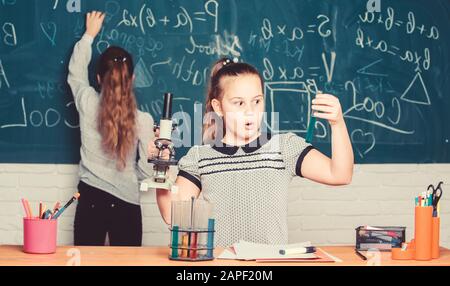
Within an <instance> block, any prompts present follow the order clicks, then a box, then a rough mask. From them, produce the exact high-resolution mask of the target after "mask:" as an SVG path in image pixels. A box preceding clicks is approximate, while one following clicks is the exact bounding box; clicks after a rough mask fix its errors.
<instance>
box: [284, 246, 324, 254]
mask: <svg viewBox="0 0 450 286" xmlns="http://www.w3.org/2000/svg"><path fill="white" fill-rule="evenodd" d="M314 252H316V248H315V247H314V246H308V247H296V248H288V249H281V250H280V254H281V255H294V254H305V253H314Z"/></svg>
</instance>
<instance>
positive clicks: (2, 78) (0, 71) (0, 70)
mask: <svg viewBox="0 0 450 286" xmlns="http://www.w3.org/2000/svg"><path fill="white" fill-rule="evenodd" d="M3 83H4V84H5V85H6V87H7V88H9V81H8V77H7V76H6V71H5V68H4V67H3V63H2V60H1V59H0V89H2V86H3Z"/></svg>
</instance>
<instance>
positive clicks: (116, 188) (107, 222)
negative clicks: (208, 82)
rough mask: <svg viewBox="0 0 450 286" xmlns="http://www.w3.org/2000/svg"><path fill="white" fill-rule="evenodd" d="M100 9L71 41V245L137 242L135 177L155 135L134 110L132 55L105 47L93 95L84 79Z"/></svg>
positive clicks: (147, 170)
mask: <svg viewBox="0 0 450 286" xmlns="http://www.w3.org/2000/svg"><path fill="white" fill-rule="evenodd" d="M104 18H105V14H102V13H100V12H96V11H93V12H91V13H88V14H87V16H86V32H85V34H84V35H83V37H82V38H81V40H80V41H79V42H78V43H76V45H75V47H74V50H73V54H72V57H71V59H70V63H69V75H68V79H67V81H68V83H69V85H70V88H71V90H72V93H73V97H74V101H75V105H76V108H77V110H78V113H79V118H80V131H81V148H80V154H81V161H80V165H79V176H80V182H79V184H78V190H79V192H80V194H81V196H80V198H79V200H78V205H77V209H76V214H75V222H74V231H75V233H74V239H75V245H104V243H105V238H106V235H107V234H108V237H109V243H110V245H116V246H125V245H127V246H140V245H141V243H142V215H141V208H140V200H139V186H138V182H139V180H141V179H143V178H145V177H148V176H150V174H151V171H152V170H151V166H149V164H148V163H147V157H148V154H147V151H148V150H147V146H148V143H149V142H150V141H151V140H152V139H153V138H154V133H153V130H152V129H153V119H152V117H151V116H150V115H149V114H148V113H143V112H140V111H138V110H137V105H136V99H135V96H134V94H133V79H134V75H133V59H132V57H131V55H130V54H129V53H128V52H126V51H125V50H123V49H121V48H119V47H109V48H108V49H106V50H105V51H104V52H103V53H102V54H101V55H100V58H99V60H98V63H97V80H98V82H99V85H100V87H101V91H100V94H98V93H97V92H96V91H95V89H94V88H93V87H91V86H90V85H89V81H88V65H89V62H90V60H91V54H92V48H91V45H92V42H93V41H94V38H95V37H96V35H97V34H98V33H99V31H100V30H101V27H102V23H103V20H104Z"/></svg>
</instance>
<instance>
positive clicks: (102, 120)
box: [97, 47, 137, 170]
mask: <svg viewBox="0 0 450 286" xmlns="http://www.w3.org/2000/svg"><path fill="white" fill-rule="evenodd" d="M97 74H98V76H99V77H100V85H101V99H100V106H99V111H98V126H97V127H98V131H99V133H100V135H101V137H102V148H103V151H104V152H105V153H106V154H107V155H109V156H110V157H111V158H113V159H116V160H117V163H116V168H117V169H118V170H123V169H124V168H125V167H126V162H127V158H128V156H129V155H130V153H131V151H132V149H133V148H134V147H135V144H136V113H137V104H136V98H135V96H134V93H133V59H132V57H131V55H130V54H129V53H128V52H127V51H125V50H124V49H122V48H119V47H109V48H108V49H106V50H105V51H104V52H103V53H102V54H101V56H100V59H99V61H98V65H97Z"/></svg>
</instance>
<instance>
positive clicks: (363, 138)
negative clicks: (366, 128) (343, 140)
mask: <svg viewBox="0 0 450 286" xmlns="http://www.w3.org/2000/svg"><path fill="white" fill-rule="evenodd" d="M350 138H351V139H352V142H353V143H366V142H367V143H370V146H369V148H367V149H366V150H364V151H362V150H360V149H359V148H358V147H355V148H356V151H357V152H358V154H359V156H360V157H361V158H364V155H366V154H367V153H369V152H370V151H371V150H372V149H373V147H375V135H373V133H371V132H366V133H364V132H363V131H362V130H361V129H356V130H353V132H352V134H351V136H350Z"/></svg>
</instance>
